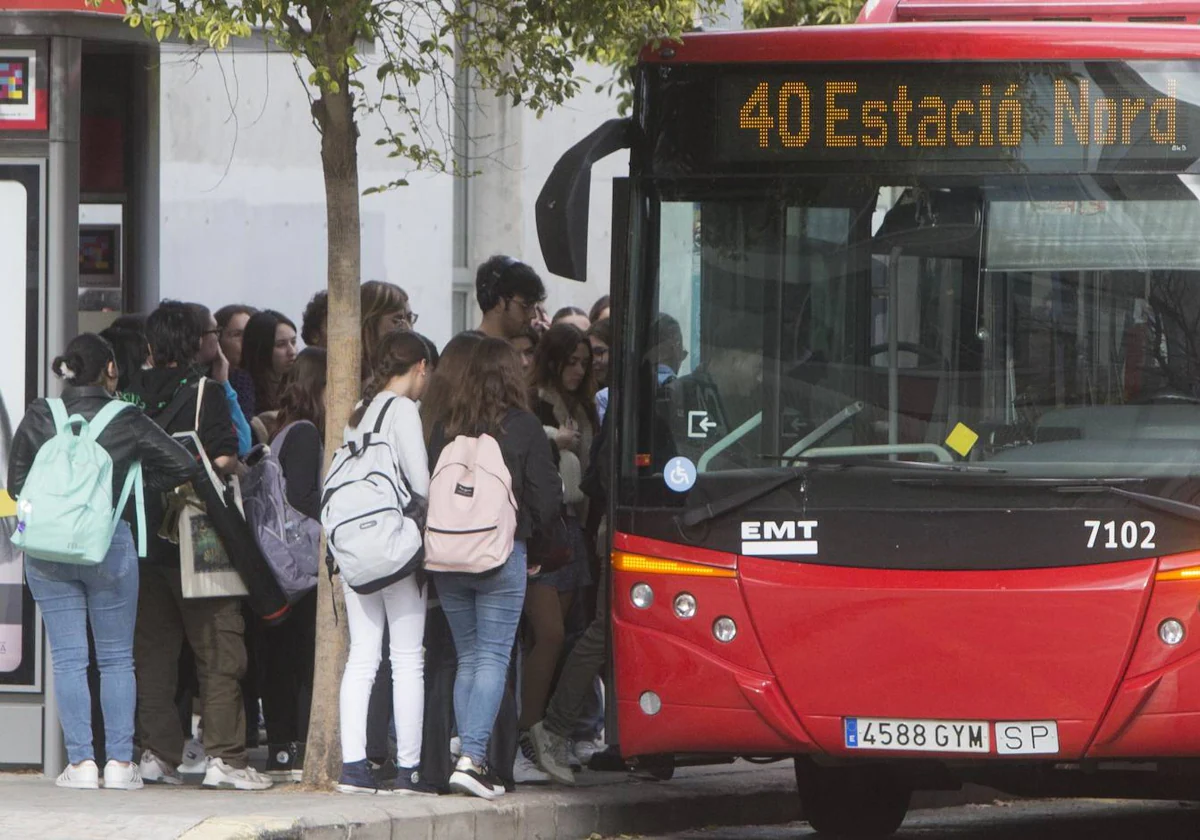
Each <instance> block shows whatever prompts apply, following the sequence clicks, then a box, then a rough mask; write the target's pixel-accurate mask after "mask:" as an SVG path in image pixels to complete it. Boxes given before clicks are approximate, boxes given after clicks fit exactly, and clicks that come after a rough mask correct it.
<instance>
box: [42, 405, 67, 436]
mask: <svg viewBox="0 0 1200 840" xmlns="http://www.w3.org/2000/svg"><path fill="white" fill-rule="evenodd" d="M46 405H48V406H50V416H51V417H52V418H53V419H54V431H55V433H56V434H60V435H61V434H62V433H63V432H65V431H66V430H67V423H69V422H70V418H69V417H68V416H67V404H66V403H64V402H63V401H62V400H60V399H58V398H56V397H52V398H50V399H47V400H46Z"/></svg>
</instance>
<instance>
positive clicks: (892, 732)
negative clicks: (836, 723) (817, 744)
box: [845, 718, 991, 753]
mask: <svg viewBox="0 0 1200 840" xmlns="http://www.w3.org/2000/svg"><path fill="white" fill-rule="evenodd" d="M845 734H846V748H847V749H856V750H901V751H904V752H953V753H987V752H991V737H990V736H991V726H990V725H989V723H988V722H987V721H985V720H904V719H896V718H845Z"/></svg>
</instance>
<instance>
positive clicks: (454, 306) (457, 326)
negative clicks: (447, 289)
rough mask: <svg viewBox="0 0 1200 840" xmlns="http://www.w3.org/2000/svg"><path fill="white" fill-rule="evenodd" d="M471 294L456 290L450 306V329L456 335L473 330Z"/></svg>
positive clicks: (464, 290) (463, 290)
mask: <svg viewBox="0 0 1200 840" xmlns="http://www.w3.org/2000/svg"><path fill="white" fill-rule="evenodd" d="M473 326H475V325H474V323H472V321H471V293H470V292H469V291H467V290H466V289H455V290H454V294H453V297H452V298H451V304H450V327H451V329H452V330H453V331H454V334H455V335H458V334H459V333H460V332H463V331H465V330H468V329H471V328H472V327H473Z"/></svg>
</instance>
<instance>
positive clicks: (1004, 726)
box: [996, 720, 1058, 755]
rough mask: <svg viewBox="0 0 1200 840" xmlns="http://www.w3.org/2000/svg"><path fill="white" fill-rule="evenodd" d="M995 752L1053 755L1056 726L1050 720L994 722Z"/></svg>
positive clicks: (1002, 753)
mask: <svg viewBox="0 0 1200 840" xmlns="http://www.w3.org/2000/svg"><path fill="white" fill-rule="evenodd" d="M996 752H998V753H999V754H1000V755H1054V754H1055V753H1057V752H1058V724H1057V723H1055V722H1054V721H1052V720H1021V721H1014V720H1008V721H996Z"/></svg>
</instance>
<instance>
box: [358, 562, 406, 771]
mask: <svg viewBox="0 0 1200 840" xmlns="http://www.w3.org/2000/svg"><path fill="white" fill-rule="evenodd" d="M342 589H343V591H344V592H345V593H346V622H347V624H348V625H349V627H350V656H349V658H348V659H347V660H346V671H345V673H344V674H343V675H342V692H341V717H342V761H344V762H346V763H351V762H355V761H362V760H363V759H365V758H366V757H367V704H368V702H369V701H370V698H371V687H372V686H373V685H374V684H375V673H376V672H377V671H378V670H379V660H380V659H381V658H382V650H383V628H384V626H385V622H386V626H387V628H388V636H389V640H390V648H391V650H390V659H391V661H392V710H393V712H394V714H395V721H396V764H397V765H399V766H400V767H416V766H417V765H419V764H420V763H421V727H422V725H423V723H424V718H425V654H424V649H423V644H424V641H425V593H424V592H423V591H421V590H420V589H418V588H417V583H416V581H415V580H414V579H413V578H412V577H411V576H410V577H406V578H404V580H400V581H397V582H396V583H393V584H391V585H390V586H388V587H386V588H384V589H381V590H380V591H379V592H372V593H371V594H369V595H360V594H359V593H357V592H355V591H354V590H353V589H351V588H350V587H349V586H346V585H345V583H343V585H342Z"/></svg>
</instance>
